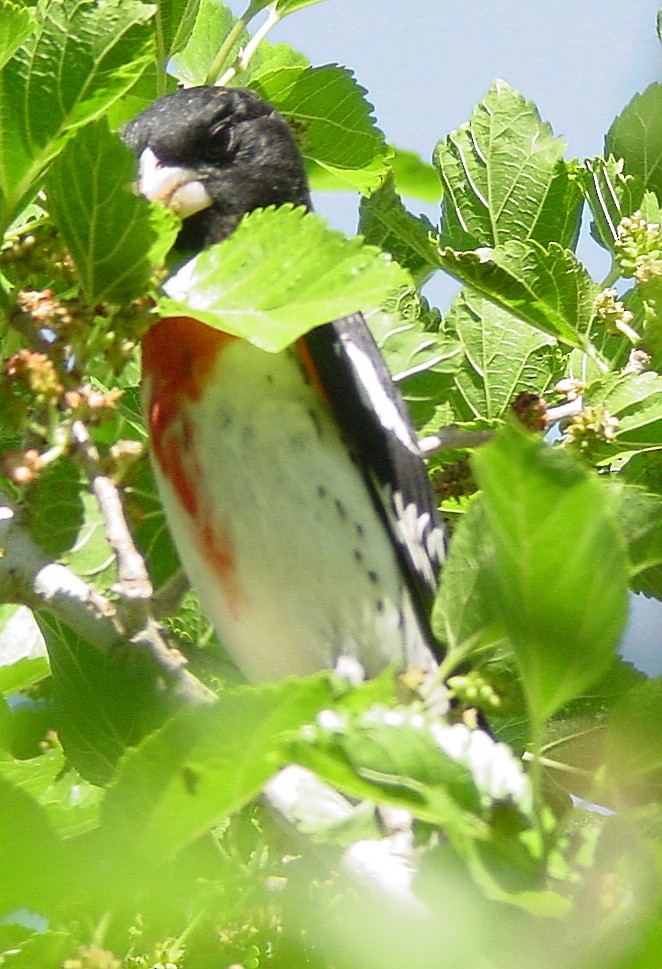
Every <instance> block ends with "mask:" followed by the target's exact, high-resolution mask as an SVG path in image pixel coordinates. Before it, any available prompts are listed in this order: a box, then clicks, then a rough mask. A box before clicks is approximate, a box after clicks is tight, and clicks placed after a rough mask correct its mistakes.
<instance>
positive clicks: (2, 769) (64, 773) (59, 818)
mask: <svg viewBox="0 0 662 969" xmlns="http://www.w3.org/2000/svg"><path fill="white" fill-rule="evenodd" d="M0 776H1V777H3V778H4V779H5V780H6V781H8V782H9V783H11V784H13V785H15V786H16V787H17V788H20V789H21V790H22V791H25V792H26V794H29V795H30V797H33V798H34V799H35V800H36V801H38V803H39V805H40V806H41V807H42V808H43V810H44V811H45V812H46V815H47V816H48V819H49V821H50V823H51V824H52V826H53V828H54V830H55V831H56V832H57V834H58V835H59V837H61V838H72V837H74V836H76V835H80V834H83V833H84V832H85V831H90V830H92V829H93V828H95V827H96V826H97V824H98V820H99V802H100V801H101V796H102V791H101V789H100V788H98V787H93V786H92V785H91V784H88V783H86V782H85V781H84V780H83V779H82V778H81V777H80V775H79V774H77V773H76V772H75V771H74V770H72V769H71V766H70V765H69V764H68V763H67V761H66V760H65V757H64V754H63V752H62V750H60V749H59V748H58V749H56V750H47V751H46V752H45V753H43V754H41V755H40V756H39V757H31V758H30V759H28V760H10V759H7V760H0Z"/></svg>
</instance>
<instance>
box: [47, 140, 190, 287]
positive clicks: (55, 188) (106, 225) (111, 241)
mask: <svg viewBox="0 0 662 969" xmlns="http://www.w3.org/2000/svg"><path fill="white" fill-rule="evenodd" d="M134 178H135V158H134V157H133V154H132V152H130V151H129V150H128V149H127V148H125V146H124V145H123V144H122V143H121V141H120V140H119V138H117V137H116V136H115V135H113V134H111V132H110V131H109V130H108V127H107V124H106V122H105V121H100V122H97V123H96V124H89V125H87V126H86V127H85V128H83V130H82V131H80V132H79V133H78V134H77V135H76V137H74V138H72V139H71V140H70V141H69V143H68V144H67V146H66V148H65V149H64V151H63V152H62V153H61V154H60V156H59V157H58V158H57V159H56V160H55V162H54V164H53V166H52V167H51V170H50V172H49V174H48V177H47V179H46V190H47V192H48V197H49V201H50V204H51V209H52V213H53V217H54V219H55V222H56V223H57V225H58V228H59V229H60V232H61V233H62V236H63V238H64V240H65V242H66V244H67V248H68V250H69V252H70V253H71V256H72V258H73V260H74V263H75V265H76V269H77V270H78V274H79V277H80V280H81V284H82V287H83V291H84V293H85V295H86V297H87V300H88V303H90V304H91V305H95V304H96V303H100V302H102V301H105V302H110V303H127V302H129V301H130V300H132V299H135V298H136V297H138V296H143V295H144V294H145V292H146V291H147V290H148V289H149V286H150V280H151V277H152V274H153V272H154V270H155V269H156V267H157V266H159V265H160V264H161V263H162V262H163V259H164V258H165V255H166V253H167V252H168V250H169V249H170V248H171V246H172V244H173V242H174V241H175V239H176V237H177V233H178V231H179V228H180V222H179V219H177V218H176V217H175V216H173V215H172V213H170V212H169V211H168V210H167V209H165V208H164V207H163V206H156V205H154V206H150V205H148V204H147V203H146V202H145V200H144V199H142V198H140V197H139V196H137V195H136V194H134V193H133V192H132V190H131V184H132V182H133V180H134Z"/></svg>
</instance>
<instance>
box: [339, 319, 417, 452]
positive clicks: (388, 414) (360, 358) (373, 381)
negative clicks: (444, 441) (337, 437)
mask: <svg viewBox="0 0 662 969" xmlns="http://www.w3.org/2000/svg"><path fill="white" fill-rule="evenodd" d="M341 338H342V341H343V347H344V349H345V352H346V354H347V356H348V357H349V358H350V360H351V361H352V364H353V365H354V368H355V370H356V373H357V374H358V376H359V378H360V381H361V387H362V388H363V389H364V390H365V392H366V394H367V396H368V399H369V400H370V403H371V405H372V407H373V408H374V410H375V412H376V414H377V415H378V416H379V420H380V422H381V424H382V425H383V426H384V427H385V428H386V429H387V430H389V431H392V432H393V434H395V436H396V437H397V439H398V440H399V441H400V442H401V443H402V444H404V445H405V447H406V448H407V449H408V450H409V451H412V452H413V453H414V454H417V455H418V454H419V453H420V452H419V448H418V442H417V441H416V439H415V438H414V437H413V436H412V433H411V428H410V427H409V425H408V424H407V422H406V421H405V420H403V418H402V415H401V414H400V411H399V410H398V407H397V404H396V403H395V401H394V400H392V398H391V397H389V395H388V393H387V392H386V390H385V388H384V385H383V383H382V381H381V379H380V376H379V374H378V373H377V371H376V370H375V367H374V364H373V362H372V360H371V359H370V357H369V356H368V354H367V353H365V351H364V350H362V349H361V348H360V347H359V346H357V344H356V343H355V342H354V341H353V340H352V339H351V337H348V336H346V335H345V334H343V335H342V337H341Z"/></svg>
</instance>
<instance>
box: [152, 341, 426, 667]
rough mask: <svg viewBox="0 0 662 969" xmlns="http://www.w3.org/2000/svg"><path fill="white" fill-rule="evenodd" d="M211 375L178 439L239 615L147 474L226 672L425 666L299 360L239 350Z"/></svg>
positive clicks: (398, 578)
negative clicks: (186, 447)
mask: <svg viewBox="0 0 662 969" xmlns="http://www.w3.org/2000/svg"><path fill="white" fill-rule="evenodd" d="M249 357H250V359H249ZM218 368H219V369H218V372H217V373H216V374H215V375H212V376H211V379H210V380H209V381H208V384H207V387H208V391H207V392H206V394H205V395H204V396H203V397H202V398H201V399H200V400H198V401H197V402H195V403H192V404H190V409H189V413H190V416H191V421H190V423H189V437H188V440H189V442H190V446H191V454H192V458H191V463H192V465H194V464H195V460H197V461H198V462H199V464H200V465H201V466H202V469H203V473H202V474H200V476H199V478H196V480H199V481H200V484H201V485H202V486H203V489H204V487H205V486H206V488H207V490H206V492H205V491H204V490H203V499H202V501H203V505H204V510H201V514H200V516H199V517H200V519H201V521H202V524H203V526H204V522H205V521H213V522H215V523H216V527H217V529H218V531H219V532H222V531H224V530H225V531H227V533H228V537H229V542H228V546H227V547H228V551H230V550H231V551H232V554H233V557H234V567H235V574H236V576H237V583H238V587H239V592H240V596H239V599H240V602H239V606H238V608H237V596H236V590H235V595H234V597H233V595H232V593H231V590H229V589H225V588H224V587H223V585H222V583H220V582H218V581H217V580H216V579H215V578H214V577H213V573H212V571H211V569H210V566H209V563H208V562H207V561H206V560H205V556H204V551H203V542H202V541H201V538H200V534H199V532H198V531H197V530H196V529H197V527H198V526H196V523H194V522H193V521H192V519H191V517H190V516H189V514H188V513H187V511H186V510H185V509H184V508H183V507H182V505H181V503H180V501H179V499H178V497H177V495H176V493H175V490H174V488H173V487H172V485H171V483H170V482H169V481H168V480H167V479H165V478H164V477H163V475H161V474H159V475H158V477H159V484H160V488H161V493H162V497H163V500H164V505H165V506H166V511H167V515H168V522H169V525H170V528H171V531H172V532H173V535H174V538H175V541H176V544H177V546H178V549H179V553H180V556H181V559H182V562H183V565H184V567H185V569H186V571H187V573H188V575H189V578H190V580H191V582H192V584H193V586H194V587H195V588H196V589H197V591H198V594H199V596H200V600H201V602H202V605H203V607H204V608H205V610H206V611H207V613H208V614H209V616H210V618H211V619H212V621H213V622H214V625H215V626H216V629H217V631H218V633H219V636H220V638H221V640H222V642H223V644H224V646H225V648H226V649H227V650H228V652H229V653H230V654H231V655H232V657H233V658H234V660H235V662H236V663H237V665H238V666H239V667H240V668H241V669H242V671H243V672H244V674H245V675H246V676H247V678H248V679H249V680H251V681H253V682H259V681H265V680H266V681H268V680H276V679H280V678H282V677H283V676H286V675H288V674H296V675H305V674H307V673H311V672H314V671H315V670H318V669H322V668H333V667H334V666H336V664H337V663H338V660H339V657H341V656H354V657H356V659H357V660H358V661H359V663H360V664H361V666H362V667H363V668H364V669H365V671H366V673H367V674H368V675H369V676H373V675H375V674H376V673H378V672H379V671H380V670H382V669H384V668H385V667H386V666H387V665H389V664H391V663H393V664H395V665H396V666H398V667H399V668H401V669H404V668H420V669H431V668H432V667H433V665H434V661H433V659H432V656H431V654H430V651H429V649H428V647H427V645H426V642H425V636H424V633H423V632H422V631H421V628H420V625H419V622H418V619H417V617H416V614H415V609H414V607H413V604H412V601H411V598H410V594H409V592H408V590H407V588H406V585H405V582H404V579H403V576H402V574H401V571H400V567H399V564H398V561H397V557H396V553H395V550H394V547H393V544H392V541H391V538H390V536H389V535H388V533H387V531H386V529H385V527H384V525H383V523H382V521H381V520H380V519H379V517H378V515H377V513H376V512H375V509H374V507H373V504H372V499H371V497H370V495H369V493H368V491H367V489H366V487H365V484H364V481H363V478H362V475H361V472H360V470H359V468H358V467H357V466H356V465H355V464H354V463H352V461H351V459H350V456H349V453H348V451H347V447H346V444H345V443H344V441H343V440H342V439H341V438H340V436H339V433H338V430H337V427H336V425H335V423H334V421H333V420H332V418H331V416H330V415H329V412H328V411H327V409H326V407H325V405H324V404H323V403H322V401H321V399H320V397H319V394H318V392H317V390H316V389H315V388H314V387H313V386H312V385H310V384H308V383H306V382H305V380H304V377H303V374H302V372H301V369H300V366H299V362H298V359H297V358H296V357H295V356H294V355H292V354H290V353H288V352H285V353H280V354H269V353H264V352H263V351H260V350H258V349H256V348H255V347H252V346H250V345H249V344H246V343H244V342H243V341H236V342H235V343H233V344H231V345H230V346H229V347H227V348H226V350H225V352H224V353H223V355H222V359H221V362H220V364H219V365H218ZM146 391H147V394H149V387H146ZM190 428H194V429H195V436H194V439H193V440H191V436H190ZM175 433H177V431H176V428H175ZM185 436H186V435H182V439H183V437H185ZM194 458H195V460H194ZM157 473H158V468H157Z"/></svg>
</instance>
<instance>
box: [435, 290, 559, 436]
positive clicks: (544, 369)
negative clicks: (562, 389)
mask: <svg viewBox="0 0 662 969" xmlns="http://www.w3.org/2000/svg"><path fill="white" fill-rule="evenodd" d="M445 326H446V332H447V334H448V335H449V336H454V337H455V338H456V339H457V340H458V341H459V342H460V345H461V346H462V348H463V350H464V359H463V361H462V365H461V367H460V369H459V371H458V373H457V374H456V375H455V378H454V382H453V383H454V387H453V392H452V395H451V398H450V399H451V402H452V404H453V407H454V411H455V415H456V419H457V420H461V421H468V420H473V419H474V418H476V417H480V418H486V419H487V420H494V419H495V418H502V417H503V416H504V414H505V413H506V411H507V409H508V408H509V407H510V405H511V404H512V402H513V400H514V399H515V397H516V396H517V394H518V393H519V392H520V391H524V390H528V391H532V392H534V393H537V394H543V393H544V392H545V391H546V390H547V389H548V388H549V386H550V384H553V383H555V382H556V380H558V379H560V377H561V367H562V362H561V361H560V359H559V356H558V354H557V353H556V351H555V349H554V348H555V341H554V340H552V339H551V337H549V336H547V335H546V334H545V333H542V332H541V331H540V330H535V329H532V328H531V327H530V326H528V325H527V324H526V323H522V322H521V321H520V320H518V319H517V318H516V317H514V316H513V315H512V313H508V312H506V311H505V310H504V309H501V308H500V307H498V306H496V305H495V304H494V303H492V302H490V301H489V300H487V299H484V298H482V297H481V296H479V295H478V294H477V293H475V292H472V291H471V290H462V291H461V292H460V293H459V294H458V296H456V297H455V300H454V301H453V305H452V306H451V309H450V312H449V313H448V314H447V316H446V319H445Z"/></svg>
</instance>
